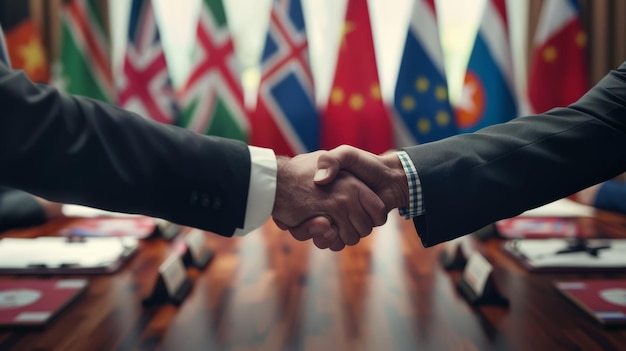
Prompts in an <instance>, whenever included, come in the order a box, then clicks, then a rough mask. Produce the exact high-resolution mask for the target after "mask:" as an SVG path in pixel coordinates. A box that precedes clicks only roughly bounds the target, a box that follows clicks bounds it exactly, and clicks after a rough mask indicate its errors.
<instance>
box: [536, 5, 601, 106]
mask: <svg viewBox="0 0 626 351" xmlns="http://www.w3.org/2000/svg"><path fill="white" fill-rule="evenodd" d="M586 49H587V36H586V35H585V30H584V28H583V25H582V22H581V19H580V8H579V4H578V2H577V1H576V0H545V1H544V2H543V7H542V10H541V15H540V17H539V23H538V26H537V32H536V33H535V38H534V42H533V49H532V60H531V69H530V77H529V80H528V99H529V102H530V105H531V108H532V109H533V112H536V113H540V112H544V111H547V110H549V109H551V108H553V107H563V106H567V105H569V104H571V103H573V102H575V101H576V100H578V98H580V97H581V96H582V95H583V94H584V93H585V92H586V91H587V90H588V89H589V86H590V85H589V75H588V71H589V66H588V65H587V53H586Z"/></svg>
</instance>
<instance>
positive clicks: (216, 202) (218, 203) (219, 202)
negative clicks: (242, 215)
mask: <svg viewBox="0 0 626 351" xmlns="http://www.w3.org/2000/svg"><path fill="white" fill-rule="evenodd" d="M212 207H213V209H214V210H216V211H217V210H219V209H221V208H222V199H220V198H219V197H215V198H214V199H213V206H212Z"/></svg>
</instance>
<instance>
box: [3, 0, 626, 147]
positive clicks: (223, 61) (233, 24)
mask: <svg viewBox="0 0 626 351" xmlns="http://www.w3.org/2000/svg"><path fill="white" fill-rule="evenodd" d="M0 4H1V5H0V23H2V25H3V27H4V30H5V34H6V35H7V37H8V40H7V41H8V42H9V46H11V42H12V40H11V37H12V36H13V33H12V27H13V26H14V22H19V21H17V19H22V17H24V18H28V19H30V20H32V22H33V23H34V24H35V32H38V35H39V36H40V38H41V45H42V48H41V50H40V51H38V52H40V53H41V54H42V55H44V56H45V59H41V60H39V61H37V60H30V61H28V62H31V63H30V64H31V65H32V62H36V61H37V62H39V63H41V64H42V65H45V66H46V71H47V73H45V74H43V76H42V77H34V80H39V81H43V82H50V83H52V84H56V85H57V86H59V87H60V88H63V89H66V90H68V91H69V92H72V93H77V94H81V95H88V96H90V94H89V93H86V90H84V89H86V88H84V87H77V86H76V85H77V84H75V82H76V81H77V80H78V79H79V78H75V77H74V78H72V79H69V78H68V77H69V75H71V74H74V75H75V76H77V77H82V76H85V75H89V74H91V73H93V72H91V73H90V72H85V70H91V71H93V70H95V69H96V67H100V68H98V70H101V69H103V70H104V71H100V72H99V73H98V72H96V76H97V75H100V76H101V78H102V77H105V78H106V77H108V78H106V79H105V80H107V79H108V81H107V82H106V83H100V84H104V86H106V88H105V91H106V92H105V93H99V94H98V95H97V96H92V97H96V98H101V99H105V100H108V101H110V102H113V103H117V104H119V105H120V106H122V107H125V108H128V109H130V110H133V111H135V112H137V113H140V114H142V115H144V116H145V117H147V118H153V119H155V120H158V121H160V122H164V123H172V124H178V125H181V126H183V127H187V128H190V129H194V130H196V131H198V132H200V133H206V134H215V135H221V136H226V137H232V138H238V139H243V140H245V141H247V142H249V143H251V144H254V145H260V146H265V147H271V148H273V149H275V150H276V151H277V152H278V153H281V154H288V155H294V154H297V153H301V152H306V151H312V150H316V149H320V148H321V149H328V148H332V147H334V146H337V145H339V144H352V145H355V146H357V147H361V148H364V149H367V150H369V151H372V152H376V153H379V152H383V151H386V150H388V149H391V148H396V147H401V146H405V145H409V144H416V143H423V142H429V141H432V140H437V139H440V138H443V137H446V136H449V135H453V134H456V133H463V132H471V131H474V130H477V129H479V128H482V127H484V126H487V125H489V124H493V123H499V122H503V121H506V120H508V119H511V118H513V117H516V116H519V115H524V114H528V113H539V112H543V111H544V110H546V109H548V108H551V107H556V106H562V105H565V104H568V103H571V102H573V101H574V100H575V99H577V98H578V97H579V96H580V95H581V94H582V93H583V92H584V91H586V89H588V88H589V87H590V86H591V85H592V84H594V83H595V82H597V81H598V80H599V79H600V78H601V77H602V76H604V75H605V74H606V73H607V72H608V71H609V70H610V69H612V68H616V67H618V66H619V64H621V63H622V62H623V61H624V59H625V58H626V29H625V28H624V27H625V24H624V21H622V20H621V17H620V15H621V14H624V13H626V4H625V3H624V2H622V1H609V0H601V1H589V0H583V1H580V2H578V1H573V0H549V1H543V0H522V1H520V0H430V1H413V0H394V1H384V0H367V1H366V0H350V1H348V0H315V1H314V0H301V1H272V0H255V1H252V0H223V1H213V0H204V1H203V0H185V1H173V0H153V1H151V2H150V1H138V0H135V1H124V2H120V1H117V2H114V1H107V0H89V1H62V0H50V1H38V0H29V1H16V0H3V1H1V2H0ZM132 9H134V10H135V13H134V15H133V10H132ZM274 12H275V13H276V14H277V15H272V13H274ZM81 13H82V15H81ZM67 14H70V15H67ZM281 14H283V15H281ZM363 14H364V15H363ZM81 16H82V17H81ZM133 16H134V17H133ZM203 16H208V17H205V18H206V19H210V20H207V21H204V22H203V20H202V18H203ZM281 16H282V17H281ZM542 16H544V17H543V22H544V24H543V25H542V24H541V21H542ZM96 18H97V20H95V19H96ZM81 21H82V22H81ZM203 23H204V25H203ZM211 23H212V24H211ZM355 23H356V24H357V25H356V26H353V25H352V24H355ZM572 23H573V24H572ZM150 26H152V27H150ZM568 26H569V27H568ZM148 28H153V29H148ZM280 28H283V29H280ZM346 28H349V29H346ZM355 28H356V30H355ZM563 28H569V29H563ZM572 28H573V29H572ZM202 30H204V33H208V34H207V38H211V43H212V44H211V45H213V46H206V45H205V44H206V42H204V43H202V35H201V34H199V33H201V31H202ZM150 31H152V32H150ZM156 31H158V33H156ZM281 31H282V32H281ZM94 33H95V34H94ZM129 33H132V34H129ZM285 33H287V34H285ZM481 33H483V34H482V35H481ZM555 33H556V34H555ZM268 34H269V36H268ZM553 34H555V35H553ZM133 35H134V36H135V37H133V38H131V36H133ZM142 35H143V39H142V38H141V36H142ZM148 36H150V38H148ZM289 36H291V37H290V38H289V39H288V40H283V39H285V38H287V37H289ZM568 36H569V38H570V39H571V40H569V39H563V37H565V38H566V37H568ZM93 38H97V40H95V41H94V40H93ZM268 38H269V39H268ZM276 38H278V39H276ZM477 38H478V39H477ZM142 40H145V41H143V42H142ZM411 40H412V42H411ZM551 40H552V41H556V47H558V50H560V52H559V55H556V54H555V53H556V52H557V50H554V49H553V47H555V46H554V45H555V44H554V42H551ZM568 40H569V41H568ZM70 41H73V42H79V44H77V45H73V49H68V42H70ZM19 42H21V43H22V44H23V43H25V42H26V41H24V40H21V41H20V40H18V43H19ZM80 42H82V44H80ZM95 42H97V43H98V45H99V47H98V46H97V45H96V46H94V45H93V43H95ZM147 43H149V44H147ZM216 43H218V44H219V43H221V44H219V45H222V44H224V43H225V44H224V45H225V46H223V47H225V48H226V49H219V50H218V51H219V52H218V51H212V50H217V49H216V48H217V47H218V46H219V45H218V44H216ZM568 43H576V44H572V45H574V46H576V48H575V49H574V51H572V50H571V48H570V49H568V47H567V45H569V44H568ZM69 46H72V45H69ZM344 48H345V50H344ZM96 49H97V50H100V55H101V57H100V58H97V59H94V58H93V57H91V56H90V55H92V53H93V50H96ZM68 50H70V51H68ZM72 50H74V51H72ZM220 50H222V51H220ZM224 50H226V51H224ZM298 50H299V51H298ZM303 50H304V51H303ZM568 50H569V51H568ZM11 51H13V52H11ZM17 52H20V53H23V52H27V51H24V50H20V49H11V48H9V53H10V54H11V55H12V56H13V55H17ZM28 52H30V54H31V55H32V54H34V55H37V51H33V50H31V51H28ZM561 52H562V54H561ZM64 55H65V56H64ZM159 55H162V56H164V62H163V64H162V67H161V68H159V70H160V71H159V72H160V73H159V77H160V78H159V79H164V80H162V81H161V80H156V81H151V80H150V78H146V77H145V76H140V75H137V72H138V71H137V70H136V69H135V68H136V67H135V68H133V69H132V70H134V72H130V71H129V68H128V67H126V66H125V65H129V64H135V65H147V62H148V61H151V60H154V59H156V57H157V56H159ZM298 55H302V56H301V57H303V58H304V59H303V60H299V61H298V60H297V59H296V57H297V56H298ZM77 56H81V57H83V58H84V60H86V61H83V62H87V63H86V64H85V63H82V64H76V62H77V61H76V57H77ZM208 57H209V58H208ZM472 57H474V58H473V59H471V58H472ZM534 57H538V58H539V61H544V62H548V61H550V63H551V64H552V67H554V66H559V67H560V69H558V70H557V69H554V68H550V67H548V66H546V67H542V66H541V65H539V64H537V63H535V64H533V59H534ZM548 57H551V58H550V60H548ZM207 58H208V59H207ZM203 59H204V62H202V61H203ZM93 60H96V61H98V63H97V64H90V63H89V62H95V61H93ZM12 61H13V66H14V68H22V67H19V65H20V63H19V62H17V61H19V59H13V60H12ZM294 62H296V63H295V64H294ZM472 62H473V63H472ZM403 63H404V66H403V65H402V64H403ZM81 66H85V67H81ZM79 67H80V68H81V69H83V72H78V69H79ZM481 67H482V68H481ZM420 69H421V71H420ZM72 71H76V72H74V73H72ZM287 71H288V72H287ZM547 71H550V72H552V73H551V74H545V72H547ZM557 71H558V72H557ZM102 72H108V73H102ZM481 72H483V73H481ZM559 72H560V73H559ZM485 74H487V75H492V74H493V76H490V77H485V76H484V75H485ZM496 74H497V76H496ZM533 75H534V76H535V78H534V79H535V80H534V81H533V80H532V78H531V77H532V76H533ZM560 75H561V76H560ZM563 75H565V76H567V77H563ZM399 77H400V79H399ZM475 77H478V78H479V81H480V82H481V83H480V89H478V90H477V88H476V87H478V86H479V85H473V84H475V83H476V80H475V79H474V78H475ZM81 79H82V78H81ZM420 79H421V80H420ZM473 79H474V80H473ZM96 80H98V79H96ZM572 80H578V83H572ZM100 81H102V80H101V79H100ZM495 81H498V82H495ZM550 81H556V82H557V83H555V84H556V85H551V84H548V83H546V82H550ZM372 82H373V83H372ZM489 82H491V83H489ZM370 83H372V84H373V85H371V87H370V88H367V87H368V86H369V84H370ZM160 84H165V85H164V86H165V88H161V87H158V88H157V86H160ZM499 84H502V87H500V86H499ZM142 85H143V86H144V87H142ZM571 86H575V87H577V88H576V89H578V90H576V89H574V88H572V89H570V90H572V91H571V92H569V93H568V94H569V96H566V97H554V98H544V99H543V100H546V101H542V102H537V101H533V99H537V97H536V96H533V94H532V93H531V94H529V92H535V93H534V94H535V95H541V96H545V95H546V94H547V93H545V92H543V91H541V89H548V90H551V91H553V92H554V91H555V90H561V89H564V87H565V88H567V87H571ZM359 87H364V88H367V89H369V92H365V93H363V92H358V89H359ZM539 87H541V88H539ZM81 89H83V90H81ZM87 90H88V89H87ZM565 90H567V89H565ZM141 91H147V94H148V95H151V96H150V97H145V96H144V99H149V100H150V99H152V102H150V101H144V100H142V99H140V98H137V96H140V95H141V94H140V93H139V92H141ZM431 91H432V94H431V95H427V93H429V92H431ZM476 91H481V93H480V94H479V95H476V94H477V93H476ZM496 91H498V93H495V92H496ZM503 91H504V92H505V93H506V94H504V93H503ZM102 94H104V95H102ZM137 94H139V95H137ZM368 94H369V95H368ZM411 94H414V95H411ZM503 94H504V95H503ZM561 95H563V94H561ZM566 95H567V94H566ZM103 96H106V97H103ZM539 99H540V100H542V98H539ZM343 101H345V103H346V105H345V106H343V105H342V102H343ZM494 104H495V105H494Z"/></svg>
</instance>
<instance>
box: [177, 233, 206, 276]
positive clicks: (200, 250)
mask: <svg viewBox="0 0 626 351" xmlns="http://www.w3.org/2000/svg"><path fill="white" fill-rule="evenodd" d="M205 239H206V234H205V233H204V232H203V231H201V230H198V229H192V230H191V231H190V232H189V233H187V235H186V236H185V244H186V246H187V250H185V253H184V255H183V263H185V265H186V266H188V267H189V266H193V267H196V268H198V269H204V268H205V267H206V266H207V265H208V264H209V261H211V259H212V258H213V251H211V250H210V249H209V248H207V247H205V246H204V242H205Z"/></svg>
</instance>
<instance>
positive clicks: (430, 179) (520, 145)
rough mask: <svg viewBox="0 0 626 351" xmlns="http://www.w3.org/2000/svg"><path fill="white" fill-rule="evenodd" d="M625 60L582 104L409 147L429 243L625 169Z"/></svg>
mask: <svg viewBox="0 0 626 351" xmlns="http://www.w3.org/2000/svg"><path fill="white" fill-rule="evenodd" d="M625 133H626V63H624V64H622V66H621V67H620V68H619V69H617V70H615V71H612V72H610V73H609V74H608V75H607V76H606V77H604V79H603V80H602V81H601V82H600V83H598V84H597V85H596V86H595V87H594V88H592V89H591V90H590V91H589V92H588V93H587V94H586V95H585V96H583V97H582V98H581V99H580V100H579V101H578V102H576V103H574V104H572V105H570V106H569V107H568V108H558V109H554V110H551V111H549V112H547V113H544V114H541V115H533V116H526V117H520V118H517V119H514V120H512V121H510V122H507V123H504V124H500V125H495V126H492V127H488V128H485V129H482V130H480V131H478V132H476V133H473V134H465V135H458V136H455V137H451V138H448V139H444V140H441V141H438V142H433V143H428V144H424V145H419V146H414V147H409V148H407V149H406V151H407V152H408V153H409V155H410V157H411V159H412V160H413V162H414V163H415V166H416V168H417V171H418V174H419V177H420V180H421V183H422V190H423V196H424V197H423V199H424V206H425V210H426V212H425V214H424V215H422V216H419V217H416V218H415V219H414V223H415V227H416V229H417V232H418V234H419V235H420V237H421V239H422V242H423V244H424V245H425V246H431V245H434V244H437V243H440V242H442V241H446V240H450V239H453V238H456V237H458V236H461V235H464V234H467V233H471V232H472V231H475V230H477V229H480V228H481V227H483V226H485V225H488V224H490V223H492V222H494V221H496V220H499V219H503V218H508V217H512V216H515V215H518V214H520V213H521V212H523V211H525V210H528V209H531V208H534V207H537V206H540V205H543V204H546V203H549V202H551V201H554V200H557V199H559V198H562V197H565V196H568V195H570V194H572V193H574V192H576V191H579V190H581V189H583V188H585V187H588V186H590V185H593V184H596V183H599V182H601V181H603V180H606V179H609V178H612V177H614V176H616V175H618V174H620V173H621V172H623V171H624V170H625V169H626V135H625Z"/></svg>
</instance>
